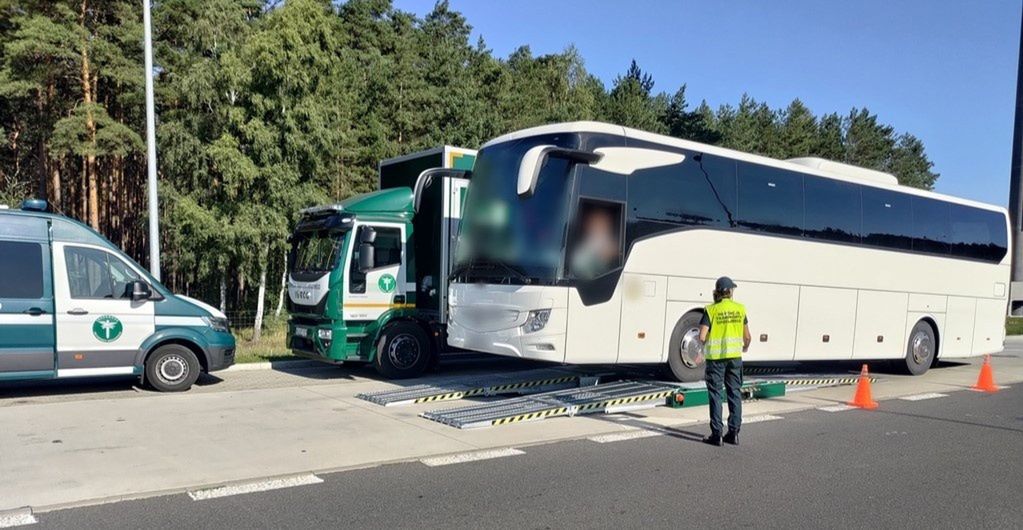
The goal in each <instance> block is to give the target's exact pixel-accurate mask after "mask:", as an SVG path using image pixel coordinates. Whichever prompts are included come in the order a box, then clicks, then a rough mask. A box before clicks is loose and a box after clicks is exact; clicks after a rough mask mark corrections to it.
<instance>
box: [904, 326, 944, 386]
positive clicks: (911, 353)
mask: <svg viewBox="0 0 1023 530" xmlns="http://www.w3.org/2000/svg"><path fill="white" fill-rule="evenodd" d="M937 345H938V342H937V341H936V340H935V337H934V328H933V327H931V324H930V323H928V322H927V321H924V320H921V321H920V322H917V323H916V325H915V326H913V331H910V332H909V343H908V344H907V345H906V363H905V365H904V369H905V370H906V372H908V373H909V374H910V375H922V374H923V373H924V372H926V371H927V370H928V369H929V368H930V367H931V365H932V364H934V357H935V356H936V355H937V351H938V348H937Z"/></svg>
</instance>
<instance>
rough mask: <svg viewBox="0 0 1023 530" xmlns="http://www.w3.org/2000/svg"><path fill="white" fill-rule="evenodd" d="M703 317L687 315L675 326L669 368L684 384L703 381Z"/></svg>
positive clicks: (692, 314) (670, 347) (669, 352)
mask: <svg viewBox="0 0 1023 530" xmlns="http://www.w3.org/2000/svg"><path fill="white" fill-rule="evenodd" d="M701 318H703V315H701V314H700V313H696V312H692V313H686V314H685V315H683V316H682V318H680V319H679V320H678V323H676V324H675V330H674V331H672V332H671V342H669V343H668V368H670V369H671V375H672V376H673V377H674V378H675V379H677V380H679V381H682V382H683V383H692V382H695V381H703V377H704V374H703V372H704V359H703V343H701V342H700V319H701Z"/></svg>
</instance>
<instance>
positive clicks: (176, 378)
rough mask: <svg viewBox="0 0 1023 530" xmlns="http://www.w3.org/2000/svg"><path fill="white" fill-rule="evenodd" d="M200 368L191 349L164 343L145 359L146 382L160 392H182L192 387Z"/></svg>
mask: <svg viewBox="0 0 1023 530" xmlns="http://www.w3.org/2000/svg"><path fill="white" fill-rule="evenodd" d="M201 370H202V367H201V366H200V365H199V359H196V357H195V353H192V350H190V349H188V348H186V347H184V346H182V345H180V344H165V345H163V346H160V347H159V348H157V349H156V351H154V352H153V353H152V354H150V356H149V358H148V359H146V382H147V383H149V386H151V387H153V388H154V389H155V390H159V391H160V392H183V391H185V390H188V389H189V388H192V383H195V380H196V379H198V378H199V372H200V371H201Z"/></svg>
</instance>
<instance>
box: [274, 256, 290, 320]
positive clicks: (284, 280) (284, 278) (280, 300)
mask: <svg viewBox="0 0 1023 530" xmlns="http://www.w3.org/2000/svg"><path fill="white" fill-rule="evenodd" d="M287 290H288V252H287V251H285V252H284V272H282V273H281V292H280V293H279V294H278V295H277V310H276V311H274V316H278V317H279V316H281V310H282V309H284V293H285V292H286V291H287Z"/></svg>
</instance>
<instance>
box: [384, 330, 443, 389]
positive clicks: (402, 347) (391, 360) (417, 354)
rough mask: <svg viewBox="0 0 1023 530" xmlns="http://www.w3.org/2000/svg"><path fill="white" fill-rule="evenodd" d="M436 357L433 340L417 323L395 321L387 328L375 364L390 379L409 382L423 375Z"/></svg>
mask: <svg viewBox="0 0 1023 530" xmlns="http://www.w3.org/2000/svg"><path fill="white" fill-rule="evenodd" d="M433 356H434V352H433V347H432V345H431V344H430V338H429V337H428V336H427V335H426V332H425V331H423V328H421V327H419V325H417V324H415V323H413V322H406V321H402V322H395V323H393V324H390V325H388V326H387V327H385V328H384V331H383V332H382V333H381V334H380V340H379V341H377V355H376V360H375V361H374V364H375V365H376V369H377V372H379V373H380V375H382V376H384V377H386V378H388V379H407V378H409V377H416V376H418V375H420V374H422V373H423V372H424V371H425V370H426V368H427V367H428V366H430V361H431V359H432V358H433Z"/></svg>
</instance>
